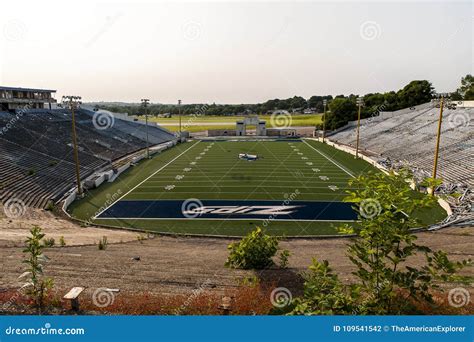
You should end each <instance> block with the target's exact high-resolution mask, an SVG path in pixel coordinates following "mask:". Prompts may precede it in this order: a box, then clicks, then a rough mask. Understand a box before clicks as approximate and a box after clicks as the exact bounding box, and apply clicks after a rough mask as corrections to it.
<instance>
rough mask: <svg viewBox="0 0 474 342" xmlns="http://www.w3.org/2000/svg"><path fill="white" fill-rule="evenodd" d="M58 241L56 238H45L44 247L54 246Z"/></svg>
mask: <svg viewBox="0 0 474 342" xmlns="http://www.w3.org/2000/svg"><path fill="white" fill-rule="evenodd" d="M55 243H56V241H55V240H54V238H45V239H44V240H43V246H44V247H46V248H47V247H53V246H54V245H55Z"/></svg>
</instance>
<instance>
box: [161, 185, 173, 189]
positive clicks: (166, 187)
mask: <svg viewBox="0 0 474 342" xmlns="http://www.w3.org/2000/svg"><path fill="white" fill-rule="evenodd" d="M160 188H161V186H160ZM174 188H175V186H174V185H167V186H165V190H173V189H174Z"/></svg>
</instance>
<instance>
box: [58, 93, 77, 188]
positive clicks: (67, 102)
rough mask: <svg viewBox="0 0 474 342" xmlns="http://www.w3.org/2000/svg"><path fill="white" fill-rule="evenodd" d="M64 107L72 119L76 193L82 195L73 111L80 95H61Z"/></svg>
mask: <svg viewBox="0 0 474 342" xmlns="http://www.w3.org/2000/svg"><path fill="white" fill-rule="evenodd" d="M61 102H62V104H63V106H64V108H69V109H70V110H71V117H72V118H71V121H72V146H73V150H74V163H75V167H76V184H77V194H78V196H82V187H81V172H80V167H79V153H78V151H77V135H76V116H75V113H74V111H75V110H76V109H77V108H79V106H80V105H81V103H82V102H81V97H80V96H73V95H66V96H63V97H62V100H61Z"/></svg>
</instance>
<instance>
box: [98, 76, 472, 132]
mask: <svg viewBox="0 0 474 342" xmlns="http://www.w3.org/2000/svg"><path fill="white" fill-rule="evenodd" d="M434 95H435V92H434V87H433V85H432V84H431V82H429V81H427V80H415V81H411V82H410V83H408V84H407V85H406V86H405V87H403V88H402V89H400V90H398V91H389V92H385V93H369V94H366V95H364V96H362V98H363V100H364V107H363V109H362V111H361V118H368V117H370V116H376V115H378V113H379V112H381V111H394V110H399V109H403V108H408V107H412V106H416V105H419V104H422V103H426V102H429V101H430V100H431V99H432V98H433V96H434ZM358 97H359V95H355V94H350V95H348V96H346V95H337V96H335V97H333V96H332V95H314V96H311V97H310V98H309V99H305V98H303V97H301V96H293V97H290V98H287V99H272V100H268V101H266V102H263V103H256V104H216V103H213V104H202V103H201V104H183V105H181V106H178V105H177V104H150V106H149V107H148V108H147V113H148V114H149V115H154V116H157V115H160V114H166V113H169V114H171V115H176V114H178V113H179V112H181V114H183V115H192V114H201V115H215V116H232V115H246V114H267V113H270V112H272V111H274V110H287V111H289V112H303V111H304V110H305V109H311V110H312V111H313V112H315V113H322V112H323V111H324V105H323V101H324V100H327V103H328V108H327V109H328V110H329V112H328V114H327V118H326V127H327V129H336V128H338V127H341V126H343V125H345V124H347V122H349V121H353V120H356V119H357V111H358V107H357V103H356V99H357V98H358ZM451 99H452V100H456V101H459V100H474V77H473V76H472V75H470V74H468V75H466V76H465V77H463V78H462V79H461V85H460V86H459V88H458V89H457V90H456V91H455V92H453V93H452V94H451ZM98 107H99V108H102V109H106V110H110V111H112V112H127V113H128V114H129V115H143V114H144V108H143V107H141V105H140V104H126V105H121V104H99V105H98Z"/></svg>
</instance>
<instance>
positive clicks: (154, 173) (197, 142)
mask: <svg viewBox="0 0 474 342" xmlns="http://www.w3.org/2000/svg"><path fill="white" fill-rule="evenodd" d="M199 143H200V140H197V141H196V143H194V144H193V145H191V146H189V148H187V149H186V150H185V151H183V152H181V153H180V154H178V155H177V156H176V157H174V158H173V159H171V160H170V161H169V162H167V163H166V164H165V165H163V166H162V167H160V168H159V169H158V170H156V171H155V172H153V173H152V174H151V175H149V176H148V177H147V178H145V179H144V180H142V181H141V182H140V183H138V184H137V185H135V186H134V187H133V188H131V189H130V190H129V191H127V192H126V193H125V194H124V195H123V196H121V197H119V199H118V200H116V201H115V202H113V203H112V204H111V205H109V206H108V207H107V208H105V209H104V210H102V211H101V212H99V213H98V214H97V215H95V216H94V217H93V218H94V219H96V218H97V216H99V215H100V214H102V213H103V212H104V211H106V210H107V209H109V208H110V207H111V206H113V205H114V204H115V203H117V202H118V201H120V200H121V199H122V198H124V197H125V196H127V195H128V194H129V193H131V192H132V191H133V190H135V189H136V188H138V187H139V186H140V185H142V184H143V183H145V182H146V181H147V180H149V179H150V178H151V177H153V176H154V175H156V174H157V173H158V172H160V171H161V170H163V169H164V168H165V167H167V166H168V165H169V164H171V163H172V162H174V161H175V160H176V159H178V158H179V157H181V156H182V155H183V154H185V153H186V152H188V151H189V150H190V149H192V148H193V147H194V146H196V145H197V144H199Z"/></svg>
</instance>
